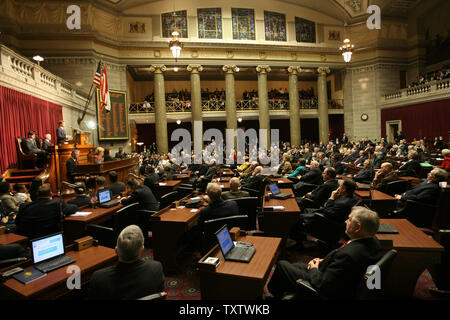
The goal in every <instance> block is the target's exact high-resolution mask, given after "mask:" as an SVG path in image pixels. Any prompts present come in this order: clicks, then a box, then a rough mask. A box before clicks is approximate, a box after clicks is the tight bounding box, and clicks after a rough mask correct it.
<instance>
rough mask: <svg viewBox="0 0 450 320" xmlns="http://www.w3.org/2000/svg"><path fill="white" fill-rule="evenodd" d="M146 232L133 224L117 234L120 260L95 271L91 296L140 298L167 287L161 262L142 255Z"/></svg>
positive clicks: (99, 297) (125, 298)
mask: <svg viewBox="0 0 450 320" xmlns="http://www.w3.org/2000/svg"><path fill="white" fill-rule="evenodd" d="M143 250H144V236H143V235H142V231H141V229H140V228H139V227H138V226H136V225H131V226H128V227H126V228H125V229H123V230H122V232H121V233H120V234H119V237H118V238H117V245H116V253H117V255H118V257H119V262H118V263H117V264H116V265H114V266H111V267H107V268H104V269H101V270H98V271H96V272H94V274H93V275H92V278H91V280H90V281H89V295H88V296H89V299H95V300H97V299H101V300H136V299H139V298H143V297H145V296H148V295H151V294H155V293H159V292H162V291H163V290H164V272H163V268H162V265H161V263H160V262H158V261H153V260H150V259H145V258H144V259H141V258H140V255H141V254H142V251H143Z"/></svg>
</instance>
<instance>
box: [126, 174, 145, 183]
mask: <svg viewBox="0 0 450 320" xmlns="http://www.w3.org/2000/svg"><path fill="white" fill-rule="evenodd" d="M128 176H132V177H134V178H136V179H139V180H142V181H144V178H142V177H139V176H138V175H136V174H134V173H131V172H130V173H129V174H128Z"/></svg>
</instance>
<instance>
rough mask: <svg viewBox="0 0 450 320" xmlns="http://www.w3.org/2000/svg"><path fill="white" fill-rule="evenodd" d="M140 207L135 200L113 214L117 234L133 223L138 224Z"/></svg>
mask: <svg viewBox="0 0 450 320" xmlns="http://www.w3.org/2000/svg"><path fill="white" fill-rule="evenodd" d="M139 208H140V204H139V203H138V202H135V203H132V204H129V205H127V206H125V207H123V208H121V209H119V210H117V212H116V213H115V214H114V216H113V226H114V227H113V228H114V233H115V234H117V236H118V235H119V233H120V232H122V230H123V229H125V228H126V227H128V226H130V225H132V224H136V225H137V224H138V216H137V210H138V209H139ZM116 239H117V238H116Z"/></svg>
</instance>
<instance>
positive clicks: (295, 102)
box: [288, 66, 302, 146]
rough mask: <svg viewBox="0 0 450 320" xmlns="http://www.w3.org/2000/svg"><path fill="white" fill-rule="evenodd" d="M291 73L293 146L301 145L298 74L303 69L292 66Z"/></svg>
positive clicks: (290, 112)
mask: <svg viewBox="0 0 450 320" xmlns="http://www.w3.org/2000/svg"><path fill="white" fill-rule="evenodd" d="M288 72H289V119H290V120H289V124H290V129H291V146H299V145H300V144H301V131H300V101H299V97H298V74H299V73H300V72H302V68H300V67H295V66H291V67H289V68H288Z"/></svg>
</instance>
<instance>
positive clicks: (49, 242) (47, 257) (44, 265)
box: [31, 232, 75, 273]
mask: <svg viewBox="0 0 450 320" xmlns="http://www.w3.org/2000/svg"><path fill="white" fill-rule="evenodd" d="M31 250H32V253H33V263H34V267H35V268H36V269H38V270H39V271H41V272H44V273H46V272H49V271H52V270H55V269H58V268H61V267H63V266H66V265H68V264H71V263H74V262H75V259H73V258H71V257H68V256H66V255H65V250H64V241H63V235H62V232H59V233H56V234H52V235H49V236H45V237H42V238H38V239H34V240H31Z"/></svg>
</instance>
